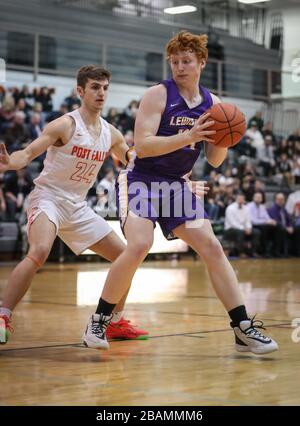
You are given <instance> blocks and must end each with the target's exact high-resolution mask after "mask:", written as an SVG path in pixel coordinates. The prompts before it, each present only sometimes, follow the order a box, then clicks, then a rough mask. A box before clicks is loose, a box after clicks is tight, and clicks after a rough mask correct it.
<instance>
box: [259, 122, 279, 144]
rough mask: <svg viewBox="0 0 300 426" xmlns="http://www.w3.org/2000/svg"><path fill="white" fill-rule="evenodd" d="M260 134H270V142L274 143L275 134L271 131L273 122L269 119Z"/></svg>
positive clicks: (264, 135)
mask: <svg viewBox="0 0 300 426" xmlns="http://www.w3.org/2000/svg"><path fill="white" fill-rule="evenodd" d="M262 135H263V137H264V138H265V137H266V136H271V138H272V144H274V145H275V144H276V136H275V135H274V133H273V124H272V122H271V121H269V122H268V123H267V124H266V125H265V126H264V128H263V131H262Z"/></svg>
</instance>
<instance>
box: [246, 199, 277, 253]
mask: <svg viewBox="0 0 300 426" xmlns="http://www.w3.org/2000/svg"><path fill="white" fill-rule="evenodd" d="M247 209H248V211H249V216H250V220H251V223H252V227H253V229H257V230H258V231H259V234H260V248H261V253H262V254H264V255H267V256H270V255H271V248H272V246H271V245H272V240H273V235H274V232H275V231H276V221H275V220H274V219H271V218H270V216H269V214H268V212H267V209H266V207H265V205H264V204H263V195H262V193H261V192H255V193H254V196H253V201H251V203H249V204H247Z"/></svg>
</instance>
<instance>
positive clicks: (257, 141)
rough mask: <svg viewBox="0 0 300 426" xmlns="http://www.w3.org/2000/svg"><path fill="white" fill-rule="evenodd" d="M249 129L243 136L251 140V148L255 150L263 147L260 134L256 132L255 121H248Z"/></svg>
mask: <svg viewBox="0 0 300 426" xmlns="http://www.w3.org/2000/svg"><path fill="white" fill-rule="evenodd" d="M249 124H250V127H249V128H248V129H247V130H246V133H245V135H246V136H248V137H250V138H251V140H252V146H253V147H254V148H256V149H258V148H260V147H262V146H263V145H264V139H263V136H262V134H261V132H260V131H259V130H258V127H257V124H256V121H250V123H249Z"/></svg>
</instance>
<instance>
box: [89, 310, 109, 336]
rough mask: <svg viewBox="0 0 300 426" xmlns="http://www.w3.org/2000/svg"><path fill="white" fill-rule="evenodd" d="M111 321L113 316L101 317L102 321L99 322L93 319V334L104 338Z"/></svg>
mask: <svg viewBox="0 0 300 426" xmlns="http://www.w3.org/2000/svg"><path fill="white" fill-rule="evenodd" d="M110 320H111V316H108V317H106V316H104V315H100V319H99V321H96V320H94V319H92V325H91V327H92V332H93V334H97V335H100V336H101V337H104V335H105V330H106V329H107V327H108V325H109V323H110Z"/></svg>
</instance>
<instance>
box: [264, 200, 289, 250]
mask: <svg viewBox="0 0 300 426" xmlns="http://www.w3.org/2000/svg"><path fill="white" fill-rule="evenodd" d="M268 213H269V215H270V217H271V218H272V219H274V220H275V221H276V224H277V225H278V232H277V233H276V243H275V245H276V250H277V252H276V253H275V255H276V256H287V255H288V254H289V249H290V244H291V236H292V234H293V233H294V228H293V224H292V218H291V216H290V214H289V213H288V212H287V210H286V208H285V195H284V194H283V193H282V192H279V193H278V194H276V196H275V202H274V203H273V205H272V206H271V207H270V208H269V209H268Z"/></svg>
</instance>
